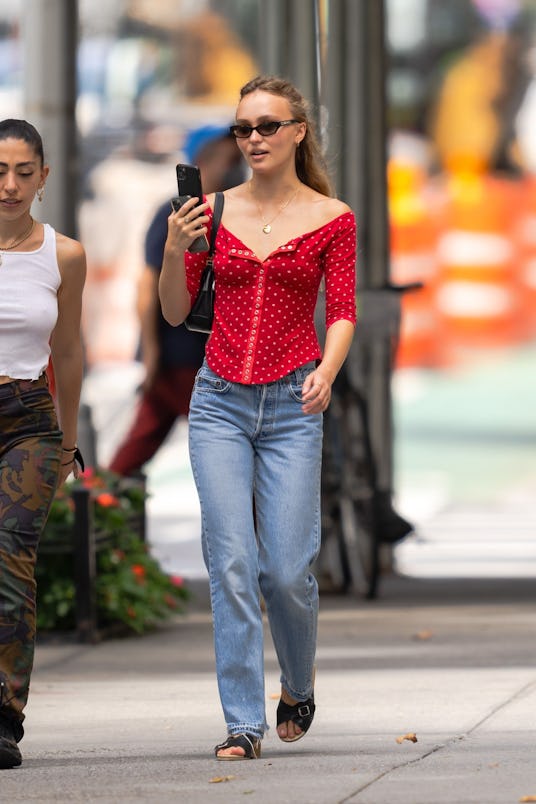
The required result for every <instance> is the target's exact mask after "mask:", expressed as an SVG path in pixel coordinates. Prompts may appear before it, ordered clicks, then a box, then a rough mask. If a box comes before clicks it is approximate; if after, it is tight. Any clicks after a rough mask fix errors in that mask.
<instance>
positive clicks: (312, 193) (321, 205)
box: [304, 188, 352, 226]
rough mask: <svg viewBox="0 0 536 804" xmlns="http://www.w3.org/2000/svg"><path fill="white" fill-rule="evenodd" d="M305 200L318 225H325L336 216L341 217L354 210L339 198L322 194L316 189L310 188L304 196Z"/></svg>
mask: <svg viewBox="0 0 536 804" xmlns="http://www.w3.org/2000/svg"><path fill="white" fill-rule="evenodd" d="M304 202H305V203H306V204H307V205H308V209H309V210H310V213H311V215H312V216H313V218H314V222H315V223H316V225H317V226H324V225H325V224H327V223H329V222H330V221H332V220H335V218H339V217H340V216H341V215H344V214H346V213H348V212H350V213H351V212H352V210H351V209H350V207H349V206H348V204H345V203H344V201H340V200H339V199H338V198H332V197H331V196H327V195H322V193H318V192H317V191H316V190H313V189H311V188H308V191H307V193H306V195H305V197H304Z"/></svg>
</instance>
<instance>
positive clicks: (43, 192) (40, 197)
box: [37, 187, 45, 201]
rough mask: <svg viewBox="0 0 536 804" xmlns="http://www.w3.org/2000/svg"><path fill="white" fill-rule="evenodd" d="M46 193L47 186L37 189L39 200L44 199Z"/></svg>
mask: <svg viewBox="0 0 536 804" xmlns="http://www.w3.org/2000/svg"><path fill="white" fill-rule="evenodd" d="M44 194H45V188H44V187H39V189H38V190H37V199H38V201H42V200H43V196H44Z"/></svg>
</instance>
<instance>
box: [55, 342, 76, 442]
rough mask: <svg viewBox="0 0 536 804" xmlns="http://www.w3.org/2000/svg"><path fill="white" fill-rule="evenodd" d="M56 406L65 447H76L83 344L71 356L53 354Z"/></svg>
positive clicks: (73, 350) (70, 353) (74, 348)
mask: <svg viewBox="0 0 536 804" xmlns="http://www.w3.org/2000/svg"><path fill="white" fill-rule="evenodd" d="M52 363H53V366H54V380H55V384H56V404H57V409H58V418H59V424H60V427H61V429H62V431H63V445H64V446H65V447H67V448H72V447H74V446H75V444H76V441H77V437H78V404H79V402H80V391H81V388H82V372H83V358H82V344H81V343H79V344H77V345H75V346H74V347H73V349H72V350H71V351H70V352H69V354H65V355H61V356H60V355H55V354H54V353H53V354H52Z"/></svg>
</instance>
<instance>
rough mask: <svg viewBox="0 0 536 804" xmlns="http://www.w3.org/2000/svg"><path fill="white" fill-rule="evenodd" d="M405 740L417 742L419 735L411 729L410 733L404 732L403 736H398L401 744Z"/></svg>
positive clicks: (397, 739) (398, 741)
mask: <svg viewBox="0 0 536 804" xmlns="http://www.w3.org/2000/svg"><path fill="white" fill-rule="evenodd" d="M404 740H409V742H410V743H416V742H417V735H416V734H415V732H414V731H411V732H409V734H402V736H401V737H397V738H396V741H397V743H399V744H400V743H403V742H404Z"/></svg>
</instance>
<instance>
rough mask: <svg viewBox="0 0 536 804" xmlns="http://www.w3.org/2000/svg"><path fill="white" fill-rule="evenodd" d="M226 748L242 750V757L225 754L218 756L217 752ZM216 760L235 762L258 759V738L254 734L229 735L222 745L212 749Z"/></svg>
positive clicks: (259, 747)
mask: <svg viewBox="0 0 536 804" xmlns="http://www.w3.org/2000/svg"><path fill="white" fill-rule="evenodd" d="M226 748H242V749H243V750H244V755H241V754H225V755H224V756H218V751H223V750H224V749H226ZM214 753H215V754H216V759H219V760H222V761H226V760H230V761H233V760H236V759H259V757H260V755H261V741H260V739H259V737H255V735H254V734H245V733H244V734H230V735H229V736H228V737H227V739H226V740H225V742H224V743H220V744H219V745H217V746H216V747H215V748H214Z"/></svg>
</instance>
